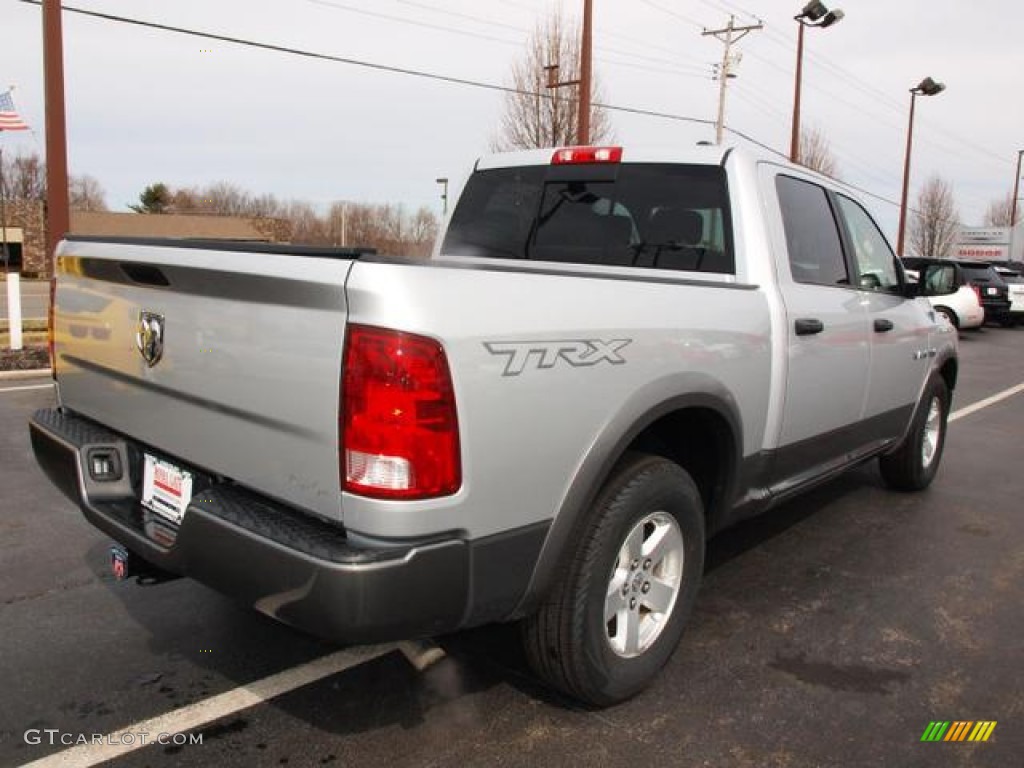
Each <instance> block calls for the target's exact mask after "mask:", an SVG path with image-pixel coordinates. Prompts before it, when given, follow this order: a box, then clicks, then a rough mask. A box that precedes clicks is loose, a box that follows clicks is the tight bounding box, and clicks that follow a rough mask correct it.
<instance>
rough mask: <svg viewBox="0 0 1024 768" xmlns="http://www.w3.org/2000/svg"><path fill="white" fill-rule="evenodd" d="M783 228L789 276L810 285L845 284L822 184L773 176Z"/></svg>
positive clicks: (839, 245)
mask: <svg viewBox="0 0 1024 768" xmlns="http://www.w3.org/2000/svg"><path fill="white" fill-rule="evenodd" d="M775 188H776V190H777V191H778V194H779V207H780V208H781V209H782V225H783V228H784V229H785V231H786V248H787V251H788V252H789V267H790V272H791V274H792V276H793V280H795V281H796V282H798V283H811V284H814V285H829V286H849V285H850V275H849V273H848V272H847V269H846V261H845V260H844V258H843V246H842V241H841V240H840V239H839V228H838V227H837V226H836V219H835V216H834V215H833V214H832V206H831V205H830V204H829V201H828V195H827V194H826V193H825V188H824V187H820V186H818V185H817V184H812V183H810V182H807V181H802V180H801V179H794V178H792V177H791V176H779V177H777V178H776V179H775Z"/></svg>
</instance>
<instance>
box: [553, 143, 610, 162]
mask: <svg viewBox="0 0 1024 768" xmlns="http://www.w3.org/2000/svg"><path fill="white" fill-rule="evenodd" d="M621 161H622V147H566V148H565V149H558V150H555V154H553V155H552V156H551V164H552V165H577V164H583V163H618V162H621Z"/></svg>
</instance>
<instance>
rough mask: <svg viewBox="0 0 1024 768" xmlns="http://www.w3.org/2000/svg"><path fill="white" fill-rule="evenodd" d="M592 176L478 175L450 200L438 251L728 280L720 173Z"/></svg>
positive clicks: (544, 171)
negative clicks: (451, 211)
mask: <svg viewBox="0 0 1024 768" xmlns="http://www.w3.org/2000/svg"><path fill="white" fill-rule="evenodd" d="M574 170H576V171H579V170H582V169H581V168H579V167H577V168H576V169H574ZM602 174H605V175H602ZM593 176H594V177H595V178H588V175H587V173H586V172H583V173H572V172H566V171H565V170H564V169H561V168H559V167H557V166H555V167H552V168H551V169H549V168H548V167H543V166H534V167H527V168H500V169H494V170H487V171H478V172H477V173H475V174H473V176H472V177H471V178H470V180H469V182H468V184H467V185H466V189H465V190H464V191H463V193H462V196H461V198H460V199H459V204H458V207H457V208H456V209H455V212H454V214H453V215H452V221H451V224H450V226H449V228H448V233H447V235H446V236H445V240H444V243H443V245H442V248H441V250H442V252H443V253H446V254H451V255H458V256H476V257H483V258H505V259H508V258H512V259H533V260H538V261H556V262H571V263H576V264H601V265H607V266H625V267H649V268H652V269H674V270H693V271H698V272H723V273H732V272H734V271H735V268H734V256H733V243H732V222H731V218H730V213H729V206H728V192H727V189H726V181H725V171H724V170H723V169H722V168H720V167H717V166H695V165H676V164H626V165H621V166H618V167H617V168H613V169H609V168H608V167H607V166H605V167H603V168H596V169H595V171H594V173H593ZM612 176H614V178H612Z"/></svg>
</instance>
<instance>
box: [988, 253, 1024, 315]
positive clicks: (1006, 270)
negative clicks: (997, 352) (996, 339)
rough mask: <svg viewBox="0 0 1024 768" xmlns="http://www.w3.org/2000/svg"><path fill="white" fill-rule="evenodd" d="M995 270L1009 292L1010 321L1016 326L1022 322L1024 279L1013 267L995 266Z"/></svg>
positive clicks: (1023, 313)
mask: <svg viewBox="0 0 1024 768" xmlns="http://www.w3.org/2000/svg"><path fill="white" fill-rule="evenodd" d="M1018 266H1019V265H1018ZM995 269H996V272H997V273H998V274H999V276H1000V277H1002V278H1003V280H1005V281H1006V285H1007V287H1008V288H1009V290H1010V319H1011V320H1012V321H1013V324H1014V325H1016V324H1017V323H1019V322H1020V321H1021V320H1024V277H1022V276H1021V273H1020V272H1018V271H1017V270H1015V269H1014V268H1013V267H1003V266H997V267H996V268H995Z"/></svg>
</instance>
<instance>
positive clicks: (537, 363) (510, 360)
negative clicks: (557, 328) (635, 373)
mask: <svg viewBox="0 0 1024 768" xmlns="http://www.w3.org/2000/svg"><path fill="white" fill-rule="evenodd" d="M631 341H632V339H613V340H611V341H603V340H601V339H580V340H576V339H571V340H566V341H502V342H498V341H488V342H485V343H484V346H485V347H486V348H487V351H488V352H490V353H491V354H492V355H504V356H505V357H506V358H507V361H506V363H505V370H504V371H503V372H502V374H501V375H502V376H518V375H519V374H521V373H522V372H523V371H525V370H526V369H527V368H530V367H533V368H536V369H538V370H542V369H545V368H554V367H555V365H556V364H557V363H558V362H559V361H563V362H565V363H568V364H569V365H571V366H573V367H575V368H587V367H590V366H592V365H597V364H598V363H610V364H611V365H622V364H623V363H625V362H626V360H625V358H624V357H622V355H620V354H619V351H620V350H622V349H623V348H624V347H625V346H626V345H627V344H629V343H630V342H631Z"/></svg>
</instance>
